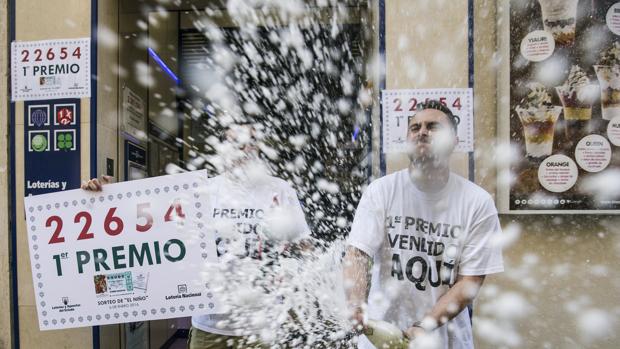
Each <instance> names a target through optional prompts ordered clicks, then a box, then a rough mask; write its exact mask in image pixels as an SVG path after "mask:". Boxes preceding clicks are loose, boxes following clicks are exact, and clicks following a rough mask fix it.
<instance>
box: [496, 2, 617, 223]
mask: <svg viewBox="0 0 620 349" xmlns="http://www.w3.org/2000/svg"><path fill="white" fill-rule="evenodd" d="M506 3H509V4H508V5H509V6H508V7H507V9H506V8H504V10H503V11H504V17H503V18H504V19H508V24H507V25H504V28H503V32H502V31H501V30H500V35H502V34H504V36H503V38H504V39H505V38H508V41H509V42H508V43H507V44H506V43H504V44H503V45H502V44H501V43H500V47H502V48H503V49H504V50H503V51H502V52H504V55H505V56H504V58H508V60H507V61H505V65H508V67H504V73H503V74H502V73H500V85H501V84H502V76H503V79H504V81H503V84H504V88H503V89H502V86H500V96H504V97H507V98H505V100H507V101H508V102H507V103H504V104H503V107H500V113H499V117H500V122H499V127H500V130H501V129H502V127H503V129H504V132H503V135H504V136H503V137H504V138H503V139H504V140H506V141H507V143H508V144H509V145H510V147H509V149H507V150H508V151H509V152H510V156H509V158H510V160H509V161H507V168H506V169H505V170H507V171H509V172H504V175H503V176H502V175H501V174H500V176H499V177H501V178H500V182H499V183H498V184H499V186H503V187H504V188H502V189H500V196H503V198H502V199H500V200H504V201H503V205H500V206H503V208H504V209H503V211H504V212H509V213H615V212H618V211H617V210H619V209H620V1H591V0H527V1H524V0H510V1H506ZM506 12H507V13H506ZM506 31H507V32H506ZM506 51H507V52H506ZM506 80H507V81H506ZM506 87H507V88H506ZM502 92H503V95H502ZM506 104H508V105H506ZM500 105H501V102H500ZM502 122H503V123H504V126H502V125H501V124H502ZM500 133H502V132H500ZM506 137H507V138H506ZM502 178H503V179H502ZM502 193H503V195H502Z"/></svg>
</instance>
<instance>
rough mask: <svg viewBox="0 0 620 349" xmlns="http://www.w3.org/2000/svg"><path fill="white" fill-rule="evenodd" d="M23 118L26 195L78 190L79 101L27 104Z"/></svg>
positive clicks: (60, 100)
mask: <svg viewBox="0 0 620 349" xmlns="http://www.w3.org/2000/svg"><path fill="white" fill-rule="evenodd" d="M24 116H25V118H26V120H25V121H24V140H25V142H24V148H25V149H24V184H25V187H26V188H25V195H26V196H28V195H39V194H45V193H51V192H56V191H64V190H69V189H75V188H79V186H80V150H81V144H80V143H81V138H80V117H81V115H80V100H79V99H55V100H46V101H36V102H32V101H31V102H26V103H24ZM50 164H53V166H50Z"/></svg>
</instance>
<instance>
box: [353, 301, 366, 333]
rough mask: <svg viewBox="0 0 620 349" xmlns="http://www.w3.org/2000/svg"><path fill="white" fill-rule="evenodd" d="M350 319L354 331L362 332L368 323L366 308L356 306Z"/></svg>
mask: <svg viewBox="0 0 620 349" xmlns="http://www.w3.org/2000/svg"><path fill="white" fill-rule="evenodd" d="M352 311H353V312H352V313H351V316H350V317H349V320H350V321H351V325H352V326H351V327H352V328H353V332H356V333H361V332H363V331H364V329H366V323H365V322H364V310H363V309H362V308H361V307H355V308H353V310H352Z"/></svg>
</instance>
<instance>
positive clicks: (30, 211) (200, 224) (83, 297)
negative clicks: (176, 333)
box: [25, 171, 219, 330]
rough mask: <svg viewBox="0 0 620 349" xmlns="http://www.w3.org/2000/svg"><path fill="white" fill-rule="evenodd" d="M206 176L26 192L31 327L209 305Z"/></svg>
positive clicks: (202, 310) (175, 313) (200, 310)
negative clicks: (33, 310) (34, 318)
mask: <svg viewBox="0 0 620 349" xmlns="http://www.w3.org/2000/svg"><path fill="white" fill-rule="evenodd" d="M206 179H207V174H206V171H195V172H189V173H183V174H177V175H171V176H162V177H154V178H148V179H143V180H136V181H131V182H123V183H118V184H108V185H105V186H104V187H103V191H101V192H94V193H93V192H87V191H85V190H82V189H77V190H69V191H64V192H58V193H51V194H44V195H37V196H30V197H26V198H25V210H26V220H27V226H28V242H29V245H30V260H31V265H32V277H33V281H34V291H35V298H36V304H37V311H38V316H39V326H40V328H41V329H42V330H49V329H62V328H71V327H81V326H94V325H104V324H113V323H123V322H134V321H144V320H156V319H165V318H174V317H185V316H190V315H193V314H208V313H214V312H217V311H218V310H219V309H218V304H217V301H216V300H215V296H214V294H213V293H212V292H211V291H210V290H209V289H208V283H207V281H208V280H206V279H205V277H206V275H204V274H205V273H203V272H202V271H203V270H204V266H205V263H207V262H217V254H216V247H215V238H214V237H213V236H210V235H209V234H207V233H205V232H206V229H205V226H206V224H207V223H206V222H205V221H204V220H203V219H204V218H205V217H206V215H205V212H204V208H205V207H206V202H203V200H204V194H202V193H204V185H205V180H206ZM149 216H151V217H152V219H151V218H149ZM89 217H90V219H89ZM106 217H107V220H106ZM119 220H120V221H122V226H123V227H122V229H120V228H119V224H118V222H119ZM60 221H62V228H61V229H60V230H59V231H57V230H58V228H57V227H58V223H59V222H60ZM89 221H90V224H89V226H88V229H84V227H85V226H87V225H88V222H89ZM76 222H77V223H76ZM106 222H107V223H106ZM149 222H151V224H149ZM106 227H107V228H106ZM56 233H57V234H56ZM80 238H82V239H80ZM132 246H133V247H132ZM183 251H184V252H183ZM97 262H99V263H97ZM80 267H81V272H80ZM97 267H98V268H99V270H97ZM106 267H107V268H106ZM59 274H61V275H59Z"/></svg>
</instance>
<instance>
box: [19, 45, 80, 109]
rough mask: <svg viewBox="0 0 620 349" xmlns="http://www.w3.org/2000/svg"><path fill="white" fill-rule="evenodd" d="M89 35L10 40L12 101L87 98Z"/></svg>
mask: <svg viewBox="0 0 620 349" xmlns="http://www.w3.org/2000/svg"><path fill="white" fill-rule="evenodd" d="M90 58H91V57H90V38H80V39H58V40H42V41H19V42H18V41H14V42H12V43H11V100H13V101H32V100H43V99H58V98H84V97H90V78H91V76H90Z"/></svg>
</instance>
